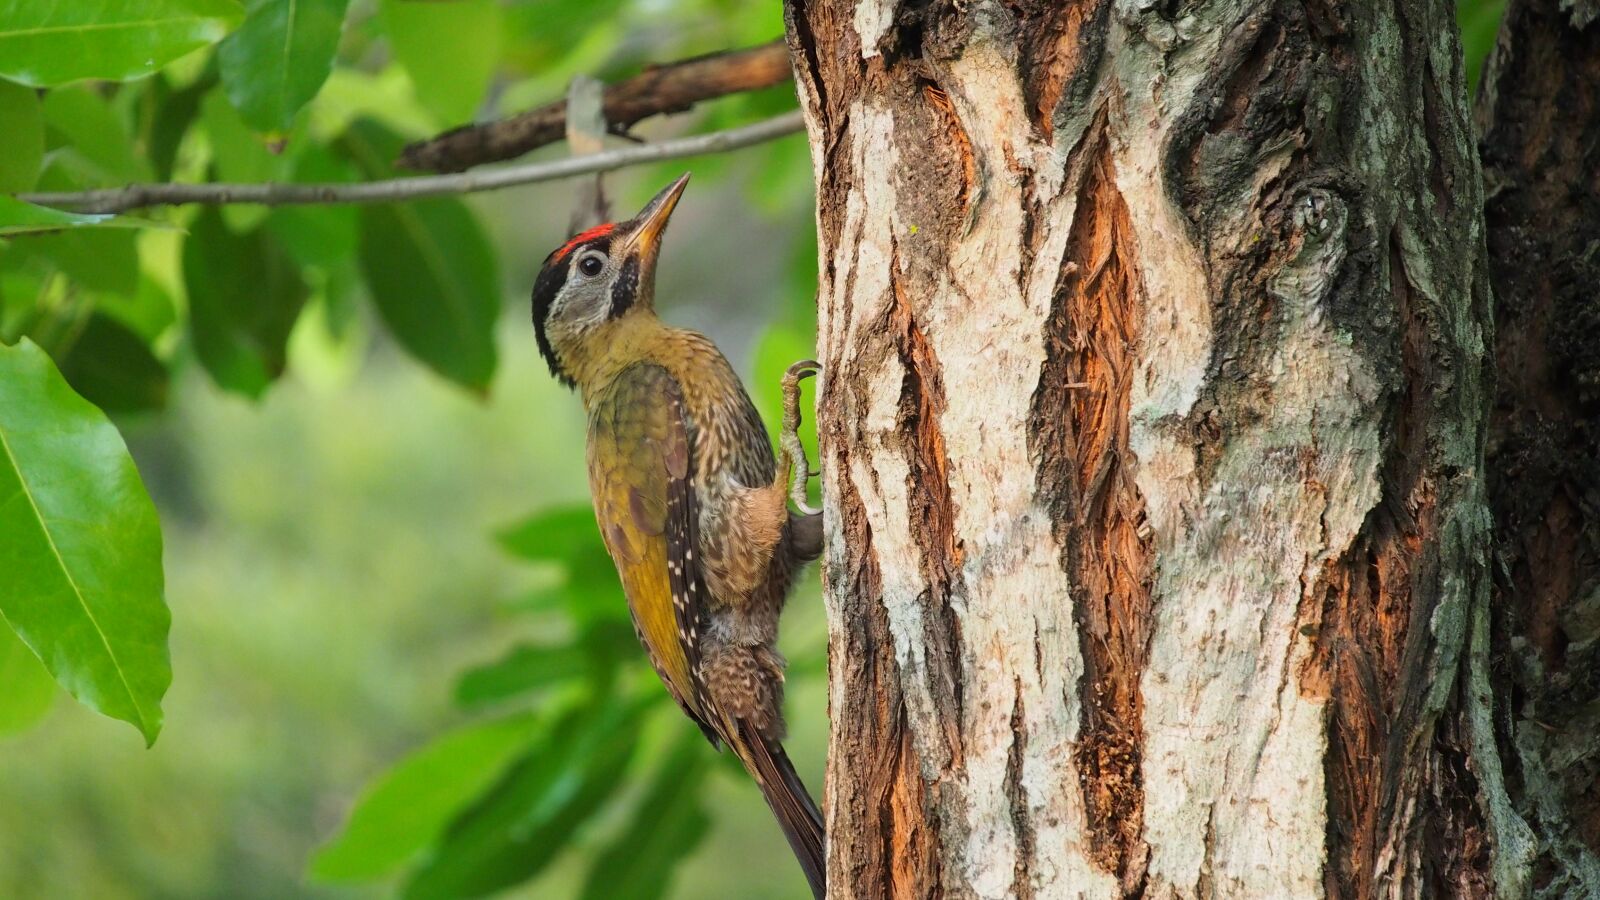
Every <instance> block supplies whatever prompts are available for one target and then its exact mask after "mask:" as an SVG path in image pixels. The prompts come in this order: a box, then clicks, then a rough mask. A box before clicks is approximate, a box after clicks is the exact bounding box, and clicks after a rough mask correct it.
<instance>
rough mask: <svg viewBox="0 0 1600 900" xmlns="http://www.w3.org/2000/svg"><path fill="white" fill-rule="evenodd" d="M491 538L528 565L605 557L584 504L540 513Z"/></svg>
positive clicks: (588, 511)
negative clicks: (598, 556)
mask: <svg viewBox="0 0 1600 900" xmlns="http://www.w3.org/2000/svg"><path fill="white" fill-rule="evenodd" d="M494 537H495V540H496V541H497V542H499V544H500V547H501V548H502V549H504V550H505V551H506V552H507V553H510V554H511V555H512V556H516V557H520V558H522V559H525V560H529V561H530V562H557V563H572V562H574V561H578V560H582V559H585V558H591V557H594V556H595V555H596V554H599V555H600V556H601V557H602V558H603V557H604V556H605V545H604V544H603V543H601V541H600V526H599V525H597V524H595V518H594V510H592V509H590V508H589V505H588V504H586V503H584V504H573V505H569V506H556V507H551V508H549V509H541V510H539V511H538V512H536V513H533V514H532V515H530V516H528V517H527V518H525V519H523V520H521V521H520V522H513V523H511V524H510V525H506V526H504V527H502V528H500V529H499V530H497V531H496V532H495V535H494Z"/></svg>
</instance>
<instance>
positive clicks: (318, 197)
mask: <svg viewBox="0 0 1600 900" xmlns="http://www.w3.org/2000/svg"><path fill="white" fill-rule="evenodd" d="M804 127H805V125H804V120H803V119H802V118H801V114H800V111H799V110H795V111H793V112H787V113H784V114H783V115H780V116H773V117H772V118H770V119H766V120H764V121H761V122H757V123H755V124H754V125H744V126H741V127H739V128H729V129H727V130H725V131H713V132H710V133H708V134H696V135H692V136H690V137H682V138H674V139H672V140H666V141H656V142H653V143H648V144H637V145H634V146H631V147H619V148H617V149H615V150H607V151H605V152H603V153H591V154H588V155H586V156H570V157H566V158H564V159H554V160H549V161H547V162H536V163H524V164H522V165H516V166H506V167H505V168H501V169H486V170H481V171H476V172H459V173H456V174H453V175H419V176H416V177H412V178H391V179H387V180H384V181H368V182H362V183H359V184H348V183H325V184H286V183H282V182H264V183H260V184H227V183H210V184H130V185H128V186H126V187H118V188H101V189H98V190H90V191H60V192H42V193H30V194H18V195H17V199H19V200H24V201H26V202H28V203H37V204H39V205H41V206H53V207H57V208H60V209H67V210H72V211H74V212H89V213H120V212H126V211H128V210H130V209H142V208H145V207H151V206H181V205H183V204H187V203H200V204H206V205H221V204H229V203H256V204H261V205H263V206H288V205H293V204H310V203H389V202H394V201H396V200H417V199H420V198H423V197H442V196H453V195H458V194H472V193H477V192H479V191H495V190H500V189H501V188H508V187H515V186H516V185H519V184H533V183H535V182H539V181H555V180H557V179H561V178H571V177H573V176H575V175H592V174H594V173H596V172H611V171H614V170H616V169H621V168H625V167H627V166H637V165H641V164H643V163H653V162H663V161H665V160H669V159H682V158H683V157H686V156H702V155H705V154H708V153H725V152H727V151H729V150H737V149H739V148H741V147H749V146H751V145H752V144H760V143H764V142H766V141H770V140H774V139H776V138H780V137H783V136H785V135H789V134H794V133H795V132H797V131H800V130H801V129H802V128H804Z"/></svg>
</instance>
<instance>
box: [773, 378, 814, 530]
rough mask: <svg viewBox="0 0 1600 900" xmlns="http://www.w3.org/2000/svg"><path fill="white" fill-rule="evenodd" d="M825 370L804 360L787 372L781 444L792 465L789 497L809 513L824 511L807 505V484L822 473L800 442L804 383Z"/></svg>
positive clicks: (780, 435)
mask: <svg viewBox="0 0 1600 900" xmlns="http://www.w3.org/2000/svg"><path fill="white" fill-rule="evenodd" d="M820 371H822V366H821V365H819V364H818V363H817V361H816V360H814V359H802V360H800V361H799V362H797V363H795V364H794V365H792V366H790V367H789V371H787V372H785V373H784V374H783V430H782V431H780V432H779V435H778V443H779V445H780V446H782V447H783V458H784V460H785V461H786V462H787V463H788V465H789V500H790V502H792V503H794V505H795V507H796V508H797V509H799V510H800V511H801V512H802V513H804V514H806V515H808V516H814V515H816V514H817V513H819V512H821V511H822V510H820V509H812V508H811V507H810V506H809V505H807V504H806V486H807V484H808V483H809V479H810V478H811V477H813V476H815V475H821V474H822V473H821V472H814V471H812V470H811V463H810V462H808V461H807V460H806V448H805V445H804V444H801V443H800V382H802V381H804V380H806V379H807V378H810V377H812V376H813V375H816V374H817V373H818V372H820Z"/></svg>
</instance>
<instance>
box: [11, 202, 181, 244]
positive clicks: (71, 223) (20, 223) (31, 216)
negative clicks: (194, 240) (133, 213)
mask: <svg viewBox="0 0 1600 900" xmlns="http://www.w3.org/2000/svg"><path fill="white" fill-rule="evenodd" d="M150 226H157V227H161V226H160V225H159V223H156V222H151V221H149V220H147V219H135V218H129V217H125V216H111V215H104V214H100V213H70V212H65V211H63V210H59V209H51V208H50V207H48V206H36V205H34V204H32V203H24V202H22V201H21V200H18V199H17V198H15V197H7V196H5V195H3V194H0V236H4V237H9V236H12V235H18V234H38V233H41V232H51V231H63V230H67V229H73V228H145V227H150Z"/></svg>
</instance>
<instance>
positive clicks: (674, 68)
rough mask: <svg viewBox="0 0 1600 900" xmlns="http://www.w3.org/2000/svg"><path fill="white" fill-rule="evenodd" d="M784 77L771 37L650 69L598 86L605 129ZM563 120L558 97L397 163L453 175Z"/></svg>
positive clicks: (785, 53) (552, 138) (537, 143)
mask: <svg viewBox="0 0 1600 900" xmlns="http://www.w3.org/2000/svg"><path fill="white" fill-rule="evenodd" d="M792 77H793V72H792V70H791V69H790V68H789V50H788V48H787V47H786V46H785V45H784V43H783V41H773V42H772V43H770V44H763V45H761V46H759V47H751V48H748V49H745V50H730V51H726V52H723V53H714V54H711V55H709V56H699V57H695V58H694V59H686V60H682V61H680V62H675V63H668V64H666V65H662V66H652V67H650V68H648V69H645V70H644V71H643V72H641V73H639V74H638V75H635V76H634V77H632V78H629V79H627V80H625V81H620V82H617V83H616V84H614V85H611V86H610V87H608V88H606V92H605V97H604V100H603V101H602V107H601V108H602V109H603V111H604V112H605V118H606V121H607V122H608V123H610V127H611V130H612V131H613V132H617V133H620V132H623V131H626V130H627V128H628V127H629V126H631V125H633V124H634V123H635V122H638V121H639V120H641V119H647V118H649V117H651V116H655V115H660V114H662V113H670V112H681V111H683V110H686V109H688V108H690V107H691V106H693V105H694V104H696V103H699V102H700V101H702V100H710V99H712V98H715V97H723V96H726V95H728V94H738V93H743V92H745V91H753V90H757V89H759V88H764V87H771V86H772V85H775V84H781V83H782V82H785V81H788V80H789V79H790V78H792ZM566 118H567V102H566V101H565V100H558V101H556V102H555V103H551V104H549V105H546V106H541V107H539V108H537V109H530V110H528V111H526V112H522V113H518V114H517V115H514V116H511V117H510V118H506V119H500V120H498V121H494V122H485V123H482V124H477V125H463V126H461V127H460V128H455V129H452V130H450V131H447V132H445V133H444V134H441V135H439V136H438V137H434V138H430V139H428V140H426V141H419V142H417V143H414V144H410V145H408V146H407V147H406V148H405V150H403V151H402V152H401V154H400V165H401V166H403V167H405V168H408V169H417V170H421V171H431V172H460V171H462V170H464V169H470V168H472V167H473V166H477V165H482V164H483V163H488V162H499V161H501V160H507V159H513V158H515V157H518V156H521V155H522V154H524V153H527V152H528V151H530V150H533V149H535V148H538V147H542V146H544V145H545V144H550V143H554V142H556V141H559V140H561V138H562V136H563V134H564V130H565V129H564V125H565V122H566Z"/></svg>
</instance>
